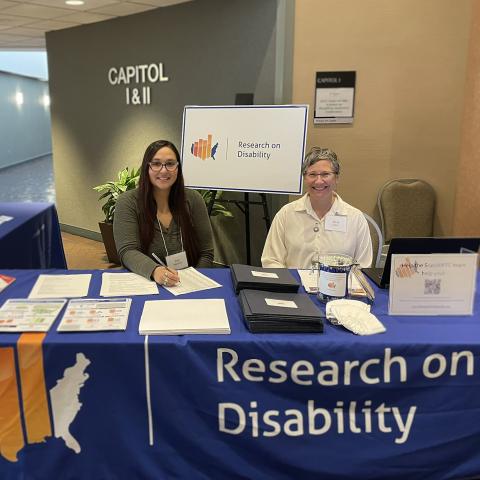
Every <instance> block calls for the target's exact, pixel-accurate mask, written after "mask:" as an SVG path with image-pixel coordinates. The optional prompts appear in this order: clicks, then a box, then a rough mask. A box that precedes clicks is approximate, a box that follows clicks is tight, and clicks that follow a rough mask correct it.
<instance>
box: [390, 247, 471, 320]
mask: <svg viewBox="0 0 480 480" xmlns="http://www.w3.org/2000/svg"><path fill="white" fill-rule="evenodd" d="M476 275H477V254H476V253H449V254H441V253H432V254H429V255H408V254H394V255H392V270H391V272H390V292H389V305H388V313H389V315H472V314H473V300H474V296H475V281H476Z"/></svg>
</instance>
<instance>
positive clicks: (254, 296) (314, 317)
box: [238, 290, 325, 333]
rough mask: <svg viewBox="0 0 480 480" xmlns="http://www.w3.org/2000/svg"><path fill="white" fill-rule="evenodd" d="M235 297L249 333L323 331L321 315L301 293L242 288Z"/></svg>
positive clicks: (322, 316)
mask: <svg viewBox="0 0 480 480" xmlns="http://www.w3.org/2000/svg"><path fill="white" fill-rule="evenodd" d="M238 299H239V301H240V306H241V307H242V311H243V315H244V317H245V322H246V324H247V327H248V329H249V330H250V331H251V332H253V333H259V332H323V320H322V319H323V318H324V317H325V315H324V314H323V313H322V312H321V311H320V310H319V309H318V307H317V306H316V305H315V304H314V303H313V301H312V300H311V299H310V298H309V296H308V295H306V294H304V293H277V292H264V291H260V290H242V291H241V292H240V294H239V296H238Z"/></svg>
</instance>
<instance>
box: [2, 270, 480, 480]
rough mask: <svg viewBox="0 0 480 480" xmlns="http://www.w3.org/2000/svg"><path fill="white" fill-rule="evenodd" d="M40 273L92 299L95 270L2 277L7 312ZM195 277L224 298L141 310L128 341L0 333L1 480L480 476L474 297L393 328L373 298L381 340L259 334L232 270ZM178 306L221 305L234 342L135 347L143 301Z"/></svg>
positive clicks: (178, 339) (161, 296)
mask: <svg viewBox="0 0 480 480" xmlns="http://www.w3.org/2000/svg"><path fill="white" fill-rule="evenodd" d="M40 273H44V274H45V273H52V274H65V275H75V274H78V273H84V274H85V273H87V274H91V281H90V283H89V287H88V292H87V295H86V296H85V298H90V299H94V298H99V293H100V288H101V279H102V272H101V271H88V272H86V271H64V270H51V271H49V272H45V271H44V270H43V271H38V270H1V271H0V274H2V275H7V276H9V277H14V278H15V281H14V282H13V283H11V284H10V285H8V286H7V287H6V288H5V289H4V290H3V291H2V292H1V293H0V305H3V304H4V302H5V301H6V300H8V299H22V298H23V299H25V298H27V297H28V296H29V294H30V291H31V290H32V287H33V286H34V284H35V282H36V280H37V277H38V275H39V274H40ZM202 273H204V274H205V275H207V276H208V277H210V278H211V279H213V280H214V281H216V282H218V283H219V284H220V285H221V287H218V288H213V289H208V290H203V291H199V292H194V293H191V294H187V295H183V296H181V297H174V296H173V295H172V294H171V293H170V292H168V291H166V290H165V289H164V288H162V287H159V293H158V294H155V295H142V296H134V297H132V302H131V305H130V312H129V317H128V323H127V327H126V330H125V331H111V332H81V333H72V332H58V331H57V328H58V325H59V323H60V321H61V317H62V314H60V315H59V316H58V317H57V318H56V320H55V322H54V323H53V325H52V327H51V328H50V330H49V331H48V332H47V333H22V334H19V333H10V334H9V333H2V334H0V478H2V479H16V478H78V479H92V478H118V479H123V478H128V479H131V478H155V479H171V478H182V479H183V478H185V479H197V478H198V479H206V478H214V479H232V478H249V479H271V478H274V479H291V478H301V479H328V478H369V479H382V480H384V479H386V478H388V479H396V478H398V479H406V478H408V479H409V480H411V479H454V478H465V477H474V476H477V475H479V474H480V449H479V445H480V394H479V392H480V372H479V368H480V365H479V363H478V362H479V361H478V359H479V358H480V321H479V316H478V311H479V303H480V301H479V300H480V299H479V295H478V293H477V294H476V298H475V313H474V315H473V316H461V317H446V316H438V317H416V316H411V317H400V316H389V315H388V314H387V311H388V305H387V294H388V292H386V291H383V290H376V301H375V303H374V305H373V307H372V312H373V313H374V314H375V315H376V316H377V317H378V318H379V320H381V322H382V323H383V324H384V325H385V327H386V332H385V333H382V334H377V335H369V336H357V335H354V334H353V333H351V332H349V331H347V330H345V329H344V328H343V327H341V326H335V325H332V324H330V323H328V322H325V325H324V332H323V333H276V334H274V333H265V334H261V333H259V334H252V333H250V332H249V331H248V329H247V328H246V326H245V322H244V319H243V315H242V312H241V309H240V306H239V302H238V298H237V296H236V295H235V293H234V289H233V284H232V278H231V274H230V271H229V270H223V269H212V270H202ZM292 273H293V275H294V276H295V277H296V278H298V277H297V273H296V272H292ZM477 287H478V280H477ZM477 292H478V288H477ZM174 298H175V299H176V301H179V300H180V299H181V298H185V299H222V300H223V301H224V302H225V309H226V312H227V315H228V321H229V325H230V330H231V334H229V335H228V334H227V335H225V334H223V335H168V336H167V335H146V336H141V335H139V333H138V329H139V321H140V318H141V316H142V311H143V308H144V305H145V302H147V301H153V300H166V301H171V300H172V299H174ZM311 299H312V301H313V302H315V304H316V305H317V306H318V307H319V308H320V309H321V310H322V312H324V308H325V307H324V306H323V305H321V304H320V303H319V302H318V301H317V299H316V298H315V297H313V296H312V297H311Z"/></svg>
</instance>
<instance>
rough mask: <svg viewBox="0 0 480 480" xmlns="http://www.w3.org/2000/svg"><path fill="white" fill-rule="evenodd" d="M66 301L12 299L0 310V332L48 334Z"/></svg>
mask: <svg viewBox="0 0 480 480" xmlns="http://www.w3.org/2000/svg"><path fill="white" fill-rule="evenodd" d="M65 303H67V300H65V299H63V298H62V299H56V300H28V299H25V298H18V299H16V298H10V299H8V300H7V301H6V302H5V303H4V304H3V305H2V307H1V308H0V332H11V333H15V332H48V330H49V329H50V327H51V326H52V323H53V322H54V321H55V319H56V318H57V315H58V314H59V313H60V310H61V309H62V308H63V306H64V305H65Z"/></svg>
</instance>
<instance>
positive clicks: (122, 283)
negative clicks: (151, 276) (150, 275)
mask: <svg viewBox="0 0 480 480" xmlns="http://www.w3.org/2000/svg"><path fill="white" fill-rule="evenodd" d="M157 294H158V286H157V284H156V283H155V282H154V281H152V280H147V279H146V278H145V277H142V276H140V275H137V274H136V273H108V272H104V273H102V287H101V289H100V296H101V297H125V296H127V295H128V296H131V295H157Z"/></svg>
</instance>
